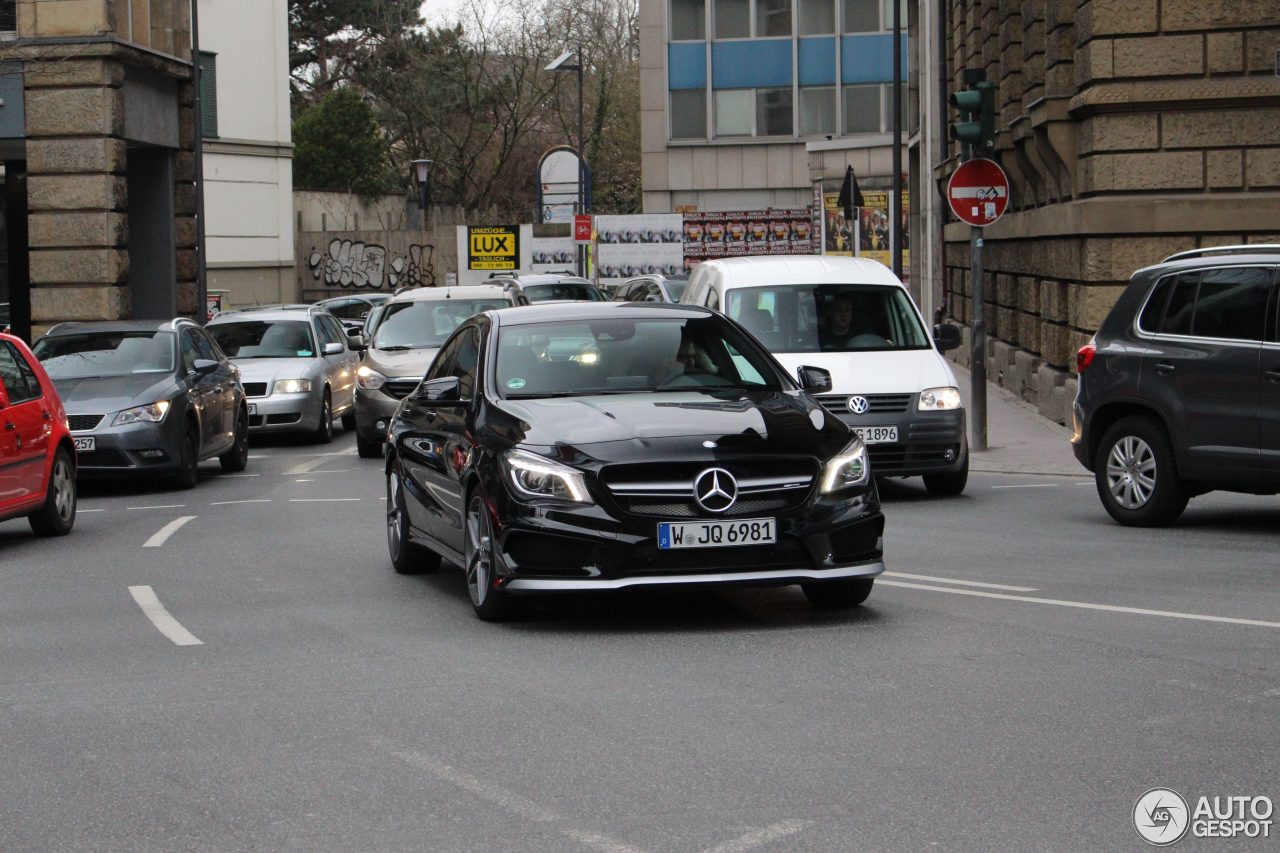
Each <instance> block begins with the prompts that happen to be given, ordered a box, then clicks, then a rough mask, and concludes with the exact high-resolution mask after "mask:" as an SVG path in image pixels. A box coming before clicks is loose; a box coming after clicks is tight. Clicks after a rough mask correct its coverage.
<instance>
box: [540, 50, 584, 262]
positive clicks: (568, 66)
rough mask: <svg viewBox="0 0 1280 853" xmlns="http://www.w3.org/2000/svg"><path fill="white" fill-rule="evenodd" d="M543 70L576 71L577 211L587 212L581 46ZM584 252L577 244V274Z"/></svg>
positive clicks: (558, 57) (561, 56) (564, 54)
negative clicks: (571, 60) (574, 59)
mask: <svg viewBox="0 0 1280 853" xmlns="http://www.w3.org/2000/svg"><path fill="white" fill-rule="evenodd" d="M575 56H577V59H578V61H577V62H572V63H571V62H569V60H570V59H573V58H574V57H575ZM545 70H547V71H576V72H578V146H577V147H578V213H586V212H587V187H586V185H587V181H586V166H585V164H584V163H583V156H584V154H585V152H584V143H583V137H584V136H585V135H586V134H585V133H584V132H583V121H582V50H581V48H579V49H578V51H576V52H575V51H572V50H566V51H565V52H564V53H562V54H560V55H559V56H557V57H556V58H555V59H553V60H552V61H551V64H550V65H548V66H547V67H546V69H545ZM584 254H585V247H583V246H579V247H578V275H582V274H583V267H584V266H585V264H584V257H583V256H584Z"/></svg>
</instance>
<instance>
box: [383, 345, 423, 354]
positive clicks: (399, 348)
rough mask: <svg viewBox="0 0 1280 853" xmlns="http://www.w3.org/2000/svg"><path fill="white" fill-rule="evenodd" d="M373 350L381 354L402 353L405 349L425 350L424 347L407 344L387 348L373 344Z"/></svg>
mask: <svg viewBox="0 0 1280 853" xmlns="http://www.w3.org/2000/svg"><path fill="white" fill-rule="evenodd" d="M373 348H374V349H376V350H380V351H382V352H404V351H405V350H407V349H426V347H425V346H422V347H415V346H410V345H409V344H394V345H392V346H389V347H380V346H378V345H376V344H375V345H374V347H373Z"/></svg>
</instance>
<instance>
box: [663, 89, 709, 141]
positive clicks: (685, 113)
mask: <svg viewBox="0 0 1280 853" xmlns="http://www.w3.org/2000/svg"><path fill="white" fill-rule="evenodd" d="M671 138H672V139H706V138H707V93H706V90H704V89H685V90H682V91H679V92H672V93H671Z"/></svg>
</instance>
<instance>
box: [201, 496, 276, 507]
mask: <svg viewBox="0 0 1280 853" xmlns="http://www.w3.org/2000/svg"><path fill="white" fill-rule="evenodd" d="M269 503H271V498H249V499H247V500H242V501H214V502H212V503H211V504H209V506H231V505H232V504H269Z"/></svg>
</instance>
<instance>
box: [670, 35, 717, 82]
mask: <svg viewBox="0 0 1280 853" xmlns="http://www.w3.org/2000/svg"><path fill="white" fill-rule="evenodd" d="M667 83H668V85H669V86H670V87H671V88H672V89H705V88H707V46H706V45H705V44H701V43H698V44H688V43H677V44H669V45H667Z"/></svg>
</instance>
